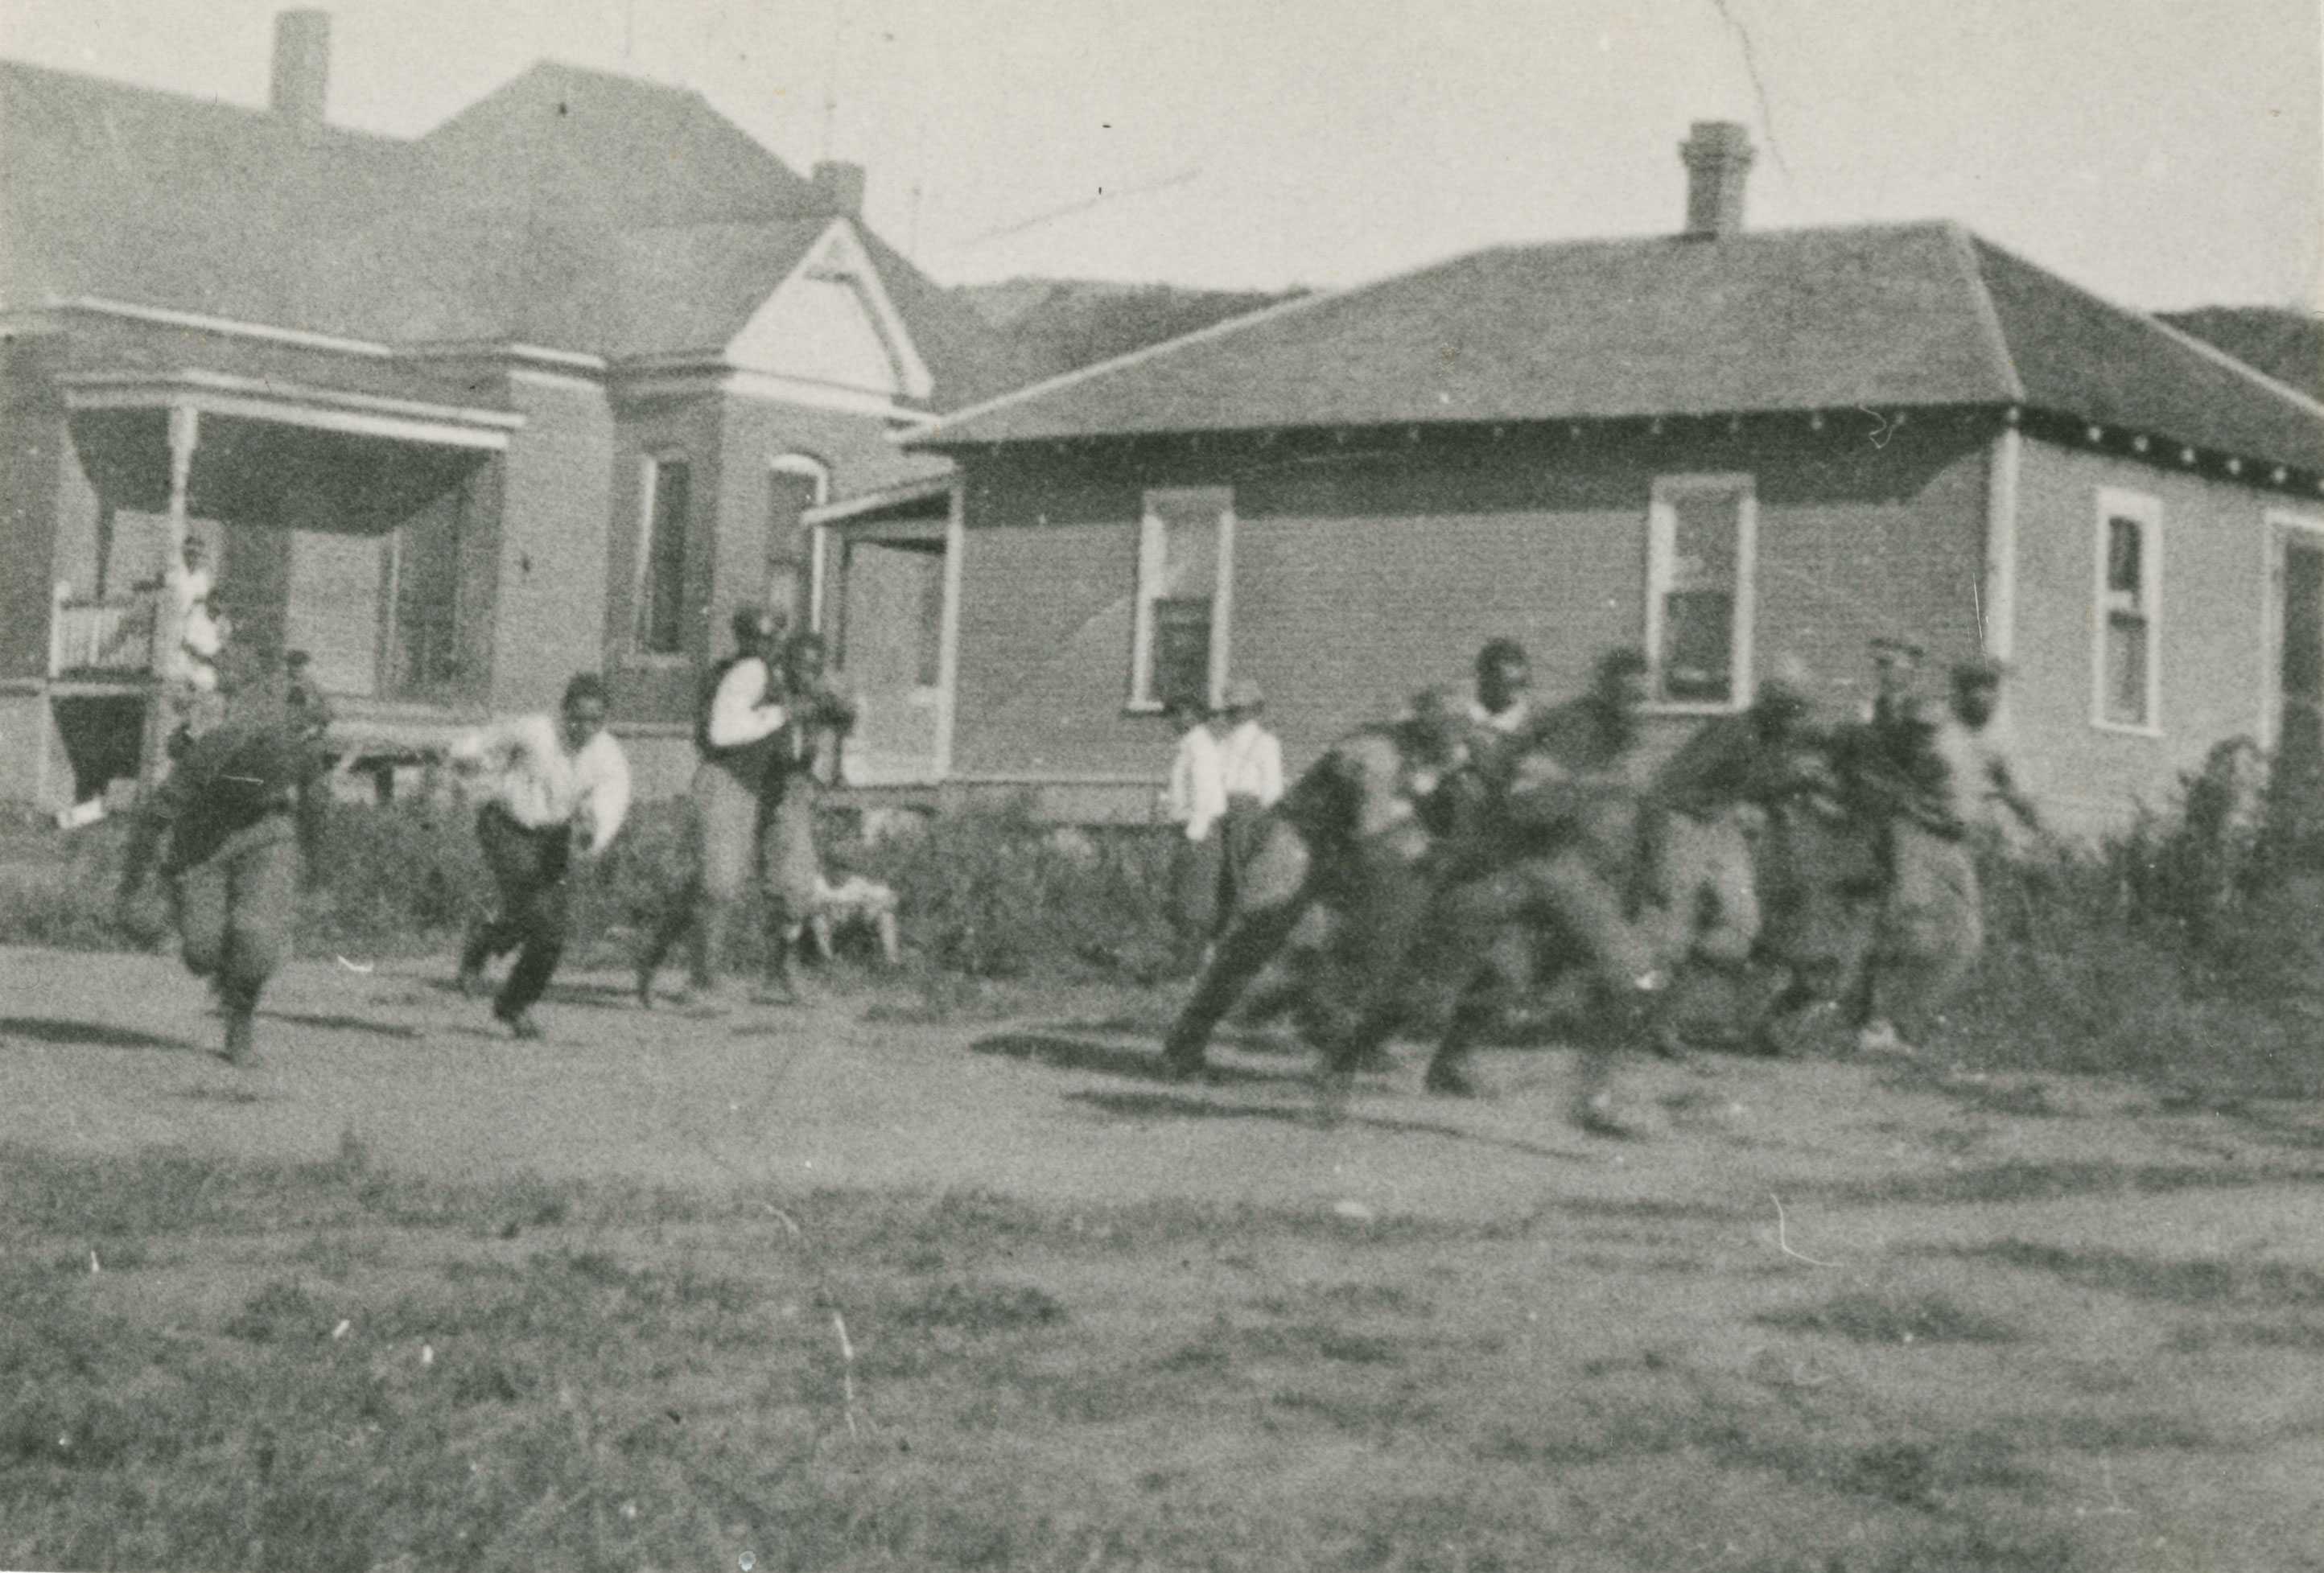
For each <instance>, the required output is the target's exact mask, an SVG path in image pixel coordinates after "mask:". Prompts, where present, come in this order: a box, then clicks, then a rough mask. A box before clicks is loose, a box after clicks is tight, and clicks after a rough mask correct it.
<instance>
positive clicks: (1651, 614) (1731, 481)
mask: <svg viewBox="0 0 2324 1573" xmlns="http://www.w3.org/2000/svg"><path fill="white" fill-rule="evenodd" d="M1703 495H1712V496H1730V497H1733V498H1735V499H1736V503H1737V506H1736V511H1735V518H1736V523H1735V603H1734V618H1735V621H1734V627H1733V628H1731V629H1729V630H1728V645H1727V660H1728V672H1729V678H1730V681H1729V692H1728V695H1727V697H1726V698H1725V699H1723V700H1712V699H1666V698H1665V697H1663V633H1664V628H1665V621H1666V618H1667V615H1668V614H1667V612H1666V611H1665V600H1666V599H1667V597H1668V595H1669V593H1670V588H1671V583H1670V582H1671V578H1672V575H1673V570H1674V567H1675V566H1676V564H1675V557H1676V552H1677V547H1678V506H1677V505H1678V502H1679V501H1680V500H1681V499H1682V498H1686V497H1693V496H1703ZM1758 566H1759V492H1758V480H1757V476H1755V475H1753V474H1749V473H1748V472H1742V471H1705V472H1693V473H1683V474H1669V475H1657V476H1655V478H1654V480H1653V482H1652V483H1651V484H1650V485H1649V487H1648V491H1647V499H1646V676H1647V683H1648V685H1649V697H1648V698H1647V701H1646V709H1647V710H1648V711H1649V712H1651V713H1654V714H1656V715H1731V714H1733V713H1736V712H1738V711H1741V710H1746V709H1748V708H1749V707H1750V704H1751V695H1752V693H1753V687H1754V685H1753V683H1752V678H1751V660H1752V654H1753V651H1752V642H1753V641H1752V627H1753V624H1754V623H1755V622H1756V621H1757V605H1758V600H1757V584H1758Z"/></svg>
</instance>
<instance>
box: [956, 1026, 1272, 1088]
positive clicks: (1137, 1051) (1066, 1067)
mask: <svg viewBox="0 0 2324 1573" xmlns="http://www.w3.org/2000/svg"><path fill="white" fill-rule="evenodd" d="M969 1049H970V1051H971V1052H972V1053H979V1054H997V1055H1000V1056H1001V1058H1003V1059H1009V1060H1031V1061H1033V1062H1037V1063H1038V1064H1042V1065H1047V1066H1048V1067H1049V1068H1050V1069H1051V1070H1054V1071H1094V1072H1097V1073H1098V1074H1100V1075H1102V1076H1120V1077H1124V1078H1126V1079H1128V1080H1130V1081H1168V1080H1169V1079H1170V1077H1169V1073H1168V1072H1167V1071H1166V1070H1165V1068H1164V1067H1163V1064H1162V1055H1161V1053H1160V1052H1159V1051H1158V1050H1156V1049H1150V1048H1131V1047H1130V1046H1128V1045H1126V1044H1093V1043H1091V1042H1090V1041H1089V1040H1088V1039H1086V1038H1075V1037H1067V1036H1065V1035H1063V1034H1061V1033H1053V1032H1007V1033H994V1034H993V1035H991V1036H989V1037H982V1038H979V1039H977V1040H976V1042H974V1043H973V1044H969ZM1204 1075H1205V1077H1206V1078H1207V1079H1208V1080H1209V1081H1212V1082H1213V1083H1215V1084H1222V1085H1244V1086H1249V1085H1251V1084H1254V1083H1277V1084H1279V1083H1281V1082H1283V1081H1285V1080H1286V1079H1285V1078H1284V1077H1281V1076H1273V1075H1269V1074H1268V1073H1267V1072H1263V1071H1246V1070H1243V1069H1241V1068H1240V1067H1238V1066H1234V1065H1216V1064H1214V1065H1212V1066H1209V1067H1208V1068H1207V1069H1206V1071H1205V1072H1204Z"/></svg>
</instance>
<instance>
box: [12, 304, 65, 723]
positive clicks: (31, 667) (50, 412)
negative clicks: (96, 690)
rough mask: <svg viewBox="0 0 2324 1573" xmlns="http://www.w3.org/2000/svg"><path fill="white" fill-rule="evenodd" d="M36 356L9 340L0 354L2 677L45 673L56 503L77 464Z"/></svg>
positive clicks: (59, 405) (56, 401) (61, 413)
mask: <svg viewBox="0 0 2324 1573" xmlns="http://www.w3.org/2000/svg"><path fill="white" fill-rule="evenodd" d="M31 360H32V354H31V352H29V351H28V350H25V349H23V348H12V349H10V350H8V351H7V352H6V353H5V361H0V365H5V375H0V432H5V438H0V441H5V445H6V446H5V448H4V449H0V562H5V564H6V565H7V566H6V569H5V572H0V678H8V677H25V678H38V677H45V676H48V672H49V614H50V596H51V593H53V590H54V581H55V577H56V575H55V567H56V549H57V547H56V538H57V510H58V504H59V500H60V496H61V494H62V492H63V491H64V476H65V472H66V470H67V469H68V468H69V467H73V466H75V464H76V461H75V460H74V459H73V456H72V439H71V436H70V434H69V431H68V430H67V428H66V424H65V410H64V404H63V401H62V400H60V399H59V398H58V397H57V394H56V389H55V385H54V384H53V383H51V382H50V381H49V380H48V379H47V378H46V377H45V376H43V375H42V374H40V373H39V372H38V371H37V370H35V369H34V368H33V367H32V366H31V365H30V364H29V363H30V362H31Z"/></svg>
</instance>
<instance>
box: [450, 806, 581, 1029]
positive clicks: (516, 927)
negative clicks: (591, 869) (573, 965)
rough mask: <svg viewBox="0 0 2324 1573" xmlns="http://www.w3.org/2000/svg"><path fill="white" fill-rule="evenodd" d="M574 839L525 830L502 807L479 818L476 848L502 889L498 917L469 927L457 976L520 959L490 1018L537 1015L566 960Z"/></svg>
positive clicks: (561, 829) (553, 831) (552, 830)
mask: <svg viewBox="0 0 2324 1573" xmlns="http://www.w3.org/2000/svg"><path fill="white" fill-rule="evenodd" d="M571 835H572V832H571V831H570V830H569V829H568V828H567V826H565V825H561V824H553V825H549V826H546V827H544V828H542V829H539V830H528V829H526V828H525V827H524V826H523V825H521V824H519V823H517V822H516V821H515V820H514V819H512V818H511V817H510V815H509V813H508V811H507V810H506V809H504V808H503V807H502V806H501V805H499V804H497V803H488V804H486V805H484V807H483V808H481V809H479V810H478V811H477V813H476V840H477V841H478V842H481V843H483V846H484V866H485V867H486V868H488V869H491V870H492V872H493V884H494V885H495V886H496V887H498V888H499V891H500V910H499V912H498V913H497V914H496V915H493V917H492V918H490V919H489V920H487V921H485V922H483V923H479V924H473V925H471V926H470V928H469V930H468V939H467V943H466V945H465V946H463V947H462V949H461V952H460V970H462V971H463V972H475V971H478V970H482V969H483V967H484V963H485V962H486V961H490V960H492V959H493V958H495V957H499V956H504V955H506V954H507V953H508V952H511V951H515V952H517V958H516V966H515V967H514V968H513V969H512V970H511V971H510V972H509V975H508V981H507V982H506V983H503V985H502V986H501V991H500V994H499V996H498V998H495V999H494V1000H493V1015H494V1016H499V1017H500V1018H501V1019H502V1020H503V1021H506V1020H509V1019H512V1018H513V1017H515V1016H519V1015H521V1014H522V1013H523V1012H525V1011H527V1010H530V1008H531V1007H532V1006H533V1005H534V1003H535V1002H536V1001H538V1000H539V998H540V996H541V993H542V991H543V990H545V989H548V987H549V978H550V977H551V976H552V975H553V974H554V973H555V972H556V970H557V963H558V960H559V959H560V958H562V957H563V956H564V954H565V940H566V934H567V905H568V902H567V888H566V881H565V874H566V869H567V866H568V864H569V862H570V860H571V856H572V841H571Z"/></svg>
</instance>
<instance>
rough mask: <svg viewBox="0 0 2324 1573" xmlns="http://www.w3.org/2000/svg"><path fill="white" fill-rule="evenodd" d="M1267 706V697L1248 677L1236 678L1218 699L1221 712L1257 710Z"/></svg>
mask: <svg viewBox="0 0 2324 1573" xmlns="http://www.w3.org/2000/svg"><path fill="white" fill-rule="evenodd" d="M1265 704H1267V695H1266V693H1265V691H1264V690H1262V689H1261V688H1260V687H1259V685H1258V684H1256V683H1254V682H1252V681H1251V680H1250V678H1248V677H1237V678H1236V679H1235V680H1234V681H1233V682H1231V683H1229V684H1228V685H1227V689H1226V692H1225V693H1224V694H1223V695H1221V696H1220V698H1219V708H1220V709H1221V710H1257V709H1259V708H1260V707H1262V706H1263V705H1265Z"/></svg>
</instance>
